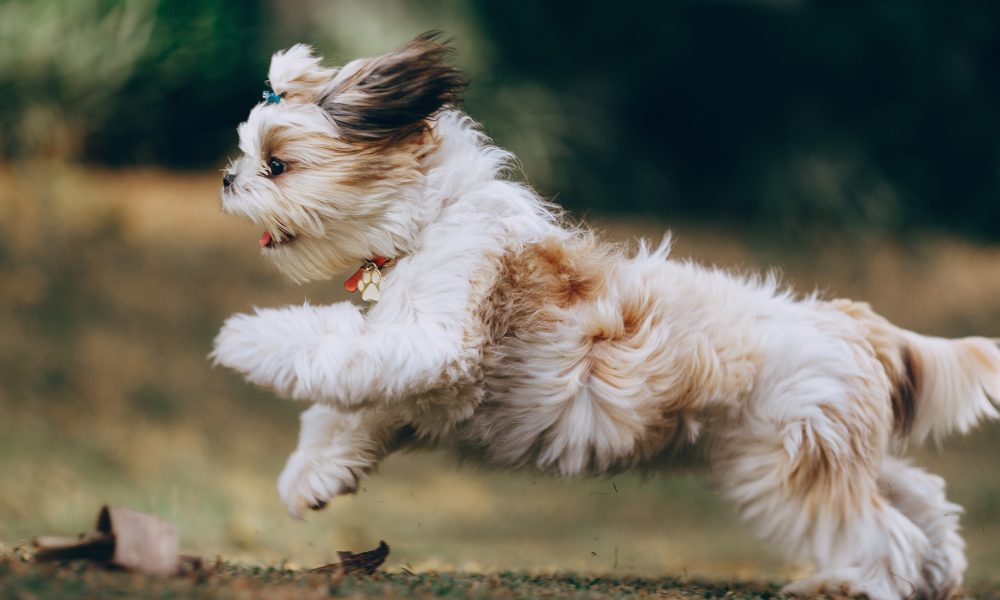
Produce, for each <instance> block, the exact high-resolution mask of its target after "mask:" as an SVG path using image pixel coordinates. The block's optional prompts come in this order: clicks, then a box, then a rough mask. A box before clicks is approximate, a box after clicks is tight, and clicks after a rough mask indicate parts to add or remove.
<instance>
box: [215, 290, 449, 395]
mask: <svg viewBox="0 0 1000 600" xmlns="http://www.w3.org/2000/svg"><path fill="white" fill-rule="evenodd" d="M461 339H462V338H461V332H460V330H459V329H458V328H457V327H456V326H454V325H447V324H439V323H433V322H426V323H405V324H398V323H386V322H382V323H371V322H368V321H367V320H366V319H365V317H364V316H362V315H361V313H360V311H359V310H358V309H357V308H356V307H355V306H353V305H351V304H349V303H340V304H334V305H332V306H322V307H315V306H310V305H308V304H307V305H304V306H296V307H285V308H280V309H259V310H257V311H256V313H255V314H239V315H235V316H233V317H230V318H229V319H228V320H227V321H226V323H225V325H224V326H223V328H222V331H221V332H220V333H219V335H218V337H217V338H216V340H215V348H214V350H213V351H212V359H213V360H214V361H215V363H216V364H222V365H225V366H227V367H230V368H232V369H234V370H236V371H239V372H240V373H242V374H243V375H244V376H245V377H246V379H247V380H248V381H250V382H252V383H255V384H257V385H260V386H263V387H267V388H270V389H272V390H274V391H275V392H276V393H278V394H279V395H282V396H285V397H288V398H293V399H297V400H308V401H312V402H324V403H328V404H332V405H335V406H340V407H342V408H348V407H357V406H359V405H361V404H368V403H372V402H376V401H381V400H386V399H394V398H398V397H401V396H407V395H413V394H418V393H421V392H423V391H426V390H428V389H430V388H431V387H433V386H435V385H440V383H441V381H442V380H443V379H444V378H448V377H454V376H455V374H456V372H457V371H458V370H460V369H461V365H462V364H464V362H465V361H463V360H462V355H461V352H462V345H461Z"/></svg>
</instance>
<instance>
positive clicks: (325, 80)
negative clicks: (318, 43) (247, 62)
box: [267, 44, 336, 102]
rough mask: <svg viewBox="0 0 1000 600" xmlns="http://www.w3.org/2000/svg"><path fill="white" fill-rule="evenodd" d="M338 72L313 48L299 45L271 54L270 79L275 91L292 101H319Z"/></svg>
mask: <svg viewBox="0 0 1000 600" xmlns="http://www.w3.org/2000/svg"><path fill="white" fill-rule="evenodd" d="M335 73H336V71H335V70H333V69H326V68H324V67H323V65H322V63H321V59H320V58H319V57H318V56H316V55H315V54H314V53H313V49H312V47H310V46H307V45H305V44H296V45H294V46H292V47H291V48H289V49H287V50H282V51H281V52H276V53H275V54H274V55H273V56H272V57H271V67H270V68H269V69H268V71H267V77H268V81H269V83H270V85H271V89H272V90H274V93H275V94H278V95H279V96H281V99H282V100H286V101H292V102H315V101H316V100H317V99H318V98H319V96H320V94H321V93H322V91H323V89H324V88H325V87H326V86H327V85H329V83H330V80H331V79H332V78H333V75H334V74H335Z"/></svg>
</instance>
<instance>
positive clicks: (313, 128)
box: [222, 34, 464, 281]
mask: <svg viewBox="0 0 1000 600" xmlns="http://www.w3.org/2000/svg"><path fill="white" fill-rule="evenodd" d="M450 55H451V50H450V48H449V47H448V46H447V45H445V44H443V43H441V42H439V41H438V38H437V35H436V34H425V35H423V36H420V37H418V38H417V39H415V40H413V41H412V42H410V43H408V44H406V45H405V46H403V47H401V48H399V49H397V50H395V51H393V52H390V53H389V54H386V55H384V56H379V57H376V58H368V59H359V60H355V61H353V62H350V63H348V64H347V65H345V66H344V67H342V68H339V69H331V68H326V67H324V66H323V65H322V61H321V59H320V58H319V57H317V56H315V55H314V54H313V52H312V50H311V49H310V48H309V47H308V46H304V45H296V46H292V47H291V48H289V49H287V50H285V51H282V52H278V53H277V54H275V55H274V56H273V57H272V58H271V67H270V69H269V71H268V77H269V78H270V85H271V88H272V90H273V91H272V92H271V93H265V100H264V102H261V103H260V104H258V105H257V106H255V107H254V108H253V110H251V111H250V116H249V117H248V118H247V120H246V122H244V123H241V124H240V126H239V129H238V131H239V138H240V141H239V147H240V151H241V152H242V156H241V157H240V158H238V159H237V160H235V161H233V162H232V163H231V164H230V166H229V167H228V168H227V169H226V171H225V174H224V177H223V188H222V207H223V210H225V211H226V212H227V213H230V214H235V215H239V216H242V217H245V218H247V219H249V220H251V221H252V222H253V223H254V224H255V225H257V226H258V227H260V228H261V229H262V230H263V235H262V236H261V239H260V243H261V246H262V250H263V253H264V255H265V256H266V257H268V258H269V259H270V260H271V261H272V262H274V264H275V265H277V267H278V268H279V270H281V271H282V272H284V273H285V274H286V275H288V276H289V277H290V278H292V279H293V280H296V281H309V280H317V279H327V278H330V277H332V276H334V275H336V274H337V273H340V272H343V271H344V270H346V269H347V268H349V267H356V266H357V265H358V264H359V263H360V262H361V261H363V260H365V259H368V258H370V257H372V256H374V255H380V256H390V257H391V256H397V255H399V254H400V253H401V252H403V251H405V248H406V245H407V244H408V243H409V241H410V240H412V238H413V235H414V229H415V228H416V227H417V226H418V221H419V214H420V209H421V207H420V206H419V193H417V192H416V191H415V190H416V188H418V187H419V183H420V180H421V177H422V173H421V164H422V159H423V158H424V157H425V155H426V154H427V153H428V152H430V151H431V150H432V147H433V140H432V135H431V132H430V129H429V123H430V120H431V119H433V118H434V116H435V115H436V114H437V113H438V112H439V111H440V110H441V109H442V108H444V107H446V106H448V105H451V104H454V103H455V102H456V101H457V99H458V95H459V93H460V92H461V90H462V88H463V87H464V79H463V77H462V76H461V74H460V73H459V72H458V71H457V70H456V69H455V68H454V67H453V66H451V65H450V64H449V62H448V60H449V58H450Z"/></svg>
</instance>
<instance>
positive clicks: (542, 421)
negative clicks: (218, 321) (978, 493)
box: [211, 35, 1000, 599]
mask: <svg viewBox="0 0 1000 600" xmlns="http://www.w3.org/2000/svg"><path fill="white" fill-rule="evenodd" d="M450 55H451V50H450V48H449V47H448V46H447V45H446V44H444V43H442V42H440V41H439V40H438V38H437V37H436V36H435V35H424V36H421V37H419V38H417V39H415V40H413V41H412V42H410V43H408V44H406V45H404V46H402V47H401V48H399V49H397V50H395V51H393V52H390V53H388V54H386V55H384V56H379V57H376V58H369V59H360V60H355V61H353V62H350V63H348V64H347V65H345V66H343V67H341V68H327V67H325V66H323V64H322V63H321V60H320V58H318V57H316V56H315V55H314V54H313V53H312V51H311V49H310V48H309V47H307V46H304V45H297V46H293V47H292V48H289V49H288V50H285V51H283V52H278V53H277V54H275V55H274V56H273V58H272V60H271V65H270V70H269V73H268V75H269V78H270V85H271V88H272V91H269V92H266V93H265V98H264V101H262V102H261V103H260V104H258V105H257V106H255V107H254V108H253V110H251V112H250V115H249V117H248V118H247V120H246V122H245V123H242V124H241V125H240V126H239V147H240V150H241V151H242V156H241V157H240V158H238V159H237V160H235V161H234V162H233V163H232V164H231V165H230V166H229V167H228V169H227V170H226V173H225V176H224V182H223V183H224V185H223V188H222V208H223V210H224V211H225V212H227V213H229V214H233V215H238V216H241V217H244V218H246V219H248V220H250V221H252V222H253V223H254V224H255V225H256V226H257V227H259V228H260V229H261V230H263V235H262V237H261V238H260V244H261V246H262V252H263V255H264V257H265V258H266V259H267V260H269V261H271V262H272V263H274V265H275V266H276V267H277V268H278V269H279V270H280V271H282V272H283V273H285V274H286V275H287V276H288V277H289V278H291V279H292V280H294V281H298V282H304V281H315V280H329V279H333V278H336V277H337V276H339V275H340V274H349V273H351V272H354V276H352V277H350V279H348V282H347V284H346V285H347V286H348V288H349V289H359V290H360V291H361V293H362V294H363V296H364V299H365V300H377V302H375V303H373V304H370V305H369V306H368V307H367V308H364V309H362V308H359V307H358V306H356V305H355V304H352V303H347V302H344V303H340V304H334V305H332V306H312V305H309V304H305V305H303V306H289V307H283V308H274V309H259V310H256V311H255V312H254V313H253V314H238V315H235V316H233V317H231V318H230V319H228V320H227V321H226V323H225V325H224V326H223V328H222V331H221V332H220V333H219V335H218V337H217V339H216V340H215V346H214V350H213V352H212V355H211V357H212V359H213V360H214V361H215V362H216V363H217V364H221V365H225V366H227V367H230V368H232V369H234V370H236V371H238V372H240V373H242V374H243V375H244V376H245V377H246V379H247V380H249V381H251V382H253V383H255V384H257V385H260V386H263V387H266V388H269V389H271V390H273V391H274V392H275V393H276V394H278V395H280V396H283V397H287V398H293V399H296V400H302V401H305V402H309V403H310V404H311V407H310V408H309V409H308V410H306V411H305V412H304V413H303V414H302V429H301V435H300V440H299V445H298V448H297V450H296V451H295V452H294V453H293V454H292V455H291V457H290V458H289V460H288V464H287V466H286V467H285V469H284V472H283V473H282V474H281V477H280V481H279V484H278V485H279V491H280V494H281V497H282V499H283V500H284V503H285V504H286V505H287V507H288V510H289V511H290V512H291V513H292V514H293V515H295V516H300V515H301V514H302V513H303V512H304V511H305V510H306V509H310V508H313V509H315V508H320V507H322V506H323V505H325V504H326V502H327V501H329V500H330V499H331V498H333V497H335V496H337V495H339V494H345V493H351V492H353V491H355V490H356V489H357V488H358V483H359V480H360V479H361V478H362V477H364V476H365V474H366V473H368V472H370V471H371V470H372V469H373V468H375V466H376V465H377V464H378V463H379V461H381V460H382V459H383V458H384V457H385V456H386V455H388V454H389V453H391V452H393V451H395V450H397V449H399V448H402V447H406V446H413V445H420V446H434V447H442V448H446V449H449V450H451V451H454V452H456V453H458V454H460V455H462V456H463V457H471V458H474V459H476V460H479V461H481V462H483V463H485V464H489V465H495V466H497V467H524V466H530V467H533V468H536V469H538V470H541V471H546V472H552V473H556V474H559V475H564V476H574V475H600V474H604V473H609V472H614V471H619V470H623V469H630V468H638V469H643V468H656V467H659V466H661V465H663V464H665V463H668V462H669V461H670V459H671V457H672V456H674V455H675V454H676V453H677V452H678V450H682V449H684V448H690V447H695V448H697V449H698V451H699V452H701V454H702V455H703V456H704V457H705V460H706V462H707V463H708V464H709V465H710V468H711V470H712V472H713V473H714V476H715V477H714V478H715V481H716V484H717V485H718V488H719V489H720V490H721V491H722V492H724V494H725V495H726V496H727V497H728V498H729V499H731V500H732V502H733V503H734V504H735V506H736V507H737V509H738V510H739V512H740V514H741V515H742V517H743V518H744V520H745V521H746V522H747V523H748V524H749V526H751V527H752V528H753V530H754V531H755V532H756V533H757V534H758V535H760V536H761V537H762V538H764V539H767V540H770V541H771V542H773V543H774V544H775V545H776V546H778V547H780V548H782V549H783V550H785V551H786V552H788V553H790V554H792V555H794V556H796V557H800V558H801V557H808V558H809V559H811V560H812V561H813V562H814V563H815V564H816V566H817V574H816V575H815V576H813V577H811V578H809V579H806V580H804V581H799V582H796V583H793V584H791V585H790V586H788V588H787V590H788V591H789V592H791V593H796V594H801V595H811V594H816V593H832V594H845V595H851V594H859V595H866V596H868V597H870V598H873V599H896V598H904V597H905V598H911V597H916V598H946V597H948V596H949V594H950V593H951V592H952V591H954V590H955V589H956V588H957V586H959V585H960V583H961V581H962V574H963V571H964V570H965V567H966V560H965V557H964V543H963V541H962V538H961V537H960V536H959V533H958V513H959V512H961V508H960V507H959V506H957V505H955V504H953V503H951V502H949V501H948V500H947V499H946V498H945V493H944V489H945V485H944V481H943V480H942V479H941V478H940V477H937V476H934V475H931V474H928V473H926V472H924V471H922V470H920V469H918V468H916V467H914V466H912V465H910V464H909V463H908V462H907V461H905V460H903V459H901V458H899V457H898V453H899V452H900V451H901V448H902V446H903V445H904V444H905V443H906V442H914V443H919V442H922V441H924V440H926V439H927V438H941V437H943V436H945V435H946V434H948V433H951V432H952V431H956V430H957V431H959V432H965V431H967V430H968V429H969V428H971V427H972V426H973V425H975V424H976V423H977V422H978V421H980V420H982V419H984V418H994V417H997V416H998V412H997V408H996V406H995V405H994V402H996V401H997V399H998V398H1000V350H998V349H997V347H996V345H995V344H994V342H993V341H990V340H987V339H984V338H965V339H959V340H947V339H940V338H932V337H925V336H922V335H919V334H917V333H913V332H910V331H906V330H904V329H901V328H899V327H896V326H894V325H893V324H891V323H889V322H888V321H887V320H885V319H884V318H882V317H880V316H879V315H877V314H876V313H874V312H873V311H872V310H871V309H870V308H869V307H868V305H867V304H864V303H860V302H852V301H848V300H826V299H822V298H819V297H816V296H808V297H797V296H795V295H793V294H792V293H791V292H789V291H786V290H784V289H782V288H781V287H779V285H778V284H777V283H776V282H775V281H774V280H773V279H771V278H766V277H765V278H748V277H745V276H739V275H735V274H731V273H727V272H724V271H721V270H718V269H710V268H705V267H701V266H698V265H696V264H692V263H690V262H679V261H675V260H671V259H670V258H669V256H668V251H669V244H668V242H666V241H665V242H664V243H662V244H660V245H659V246H658V247H656V248H652V247H648V246H646V245H645V244H641V245H640V246H639V248H638V250H637V251H636V252H633V253H629V252H627V251H626V250H624V249H623V248H621V247H618V246H615V245H610V244H607V243H603V242H601V241H599V240H598V239H597V238H596V237H595V235H594V234H592V233H591V232H589V231H588V230H586V229H585V228H582V227H577V226H568V225H566V224H565V222H564V220H563V218H562V217H561V215H560V213H559V211H558V210H557V209H556V208H555V207H554V206H552V205H550V204H548V203H546V202H544V201H543V200H541V199H540V198H539V197H538V195H536V193H535V192H534V191H532V189H531V188H530V187H528V186H527V185H525V184H524V183H520V182H518V181H514V180H512V179H510V178H508V176H507V175H508V172H509V170H510V166H511V163H512V156H511V155H510V154H509V153H508V152H505V151H504V150H502V149H500V148H498V147H496V146H495V145H493V144H492V143H491V141H490V140H489V139H488V138H487V137H486V136H485V135H484V134H483V133H482V132H481V131H480V130H479V129H478V128H477V126H476V124H475V122H473V121H472V120H471V119H470V118H469V117H467V116H466V115H464V114H463V113H462V112H460V111H459V110H458V109H457V108H456V104H457V102H458V99H459V96H460V93H461V91H462V89H463V87H464V83H465V81H464V78H463V76H462V75H461V73H460V72H459V71H457V70H456V69H455V68H454V67H453V66H452V65H451V63H450Z"/></svg>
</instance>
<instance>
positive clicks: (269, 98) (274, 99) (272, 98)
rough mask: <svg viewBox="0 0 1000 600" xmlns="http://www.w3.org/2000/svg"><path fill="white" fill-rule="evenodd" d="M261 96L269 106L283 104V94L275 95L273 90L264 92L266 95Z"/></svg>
mask: <svg viewBox="0 0 1000 600" xmlns="http://www.w3.org/2000/svg"><path fill="white" fill-rule="evenodd" d="M261 95H262V96H263V98H264V102H267V103H268V104H277V103H279V102H281V94H275V93H274V91H272V90H264V93H263V94H261Z"/></svg>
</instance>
